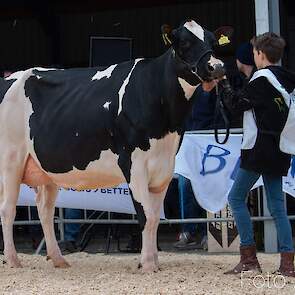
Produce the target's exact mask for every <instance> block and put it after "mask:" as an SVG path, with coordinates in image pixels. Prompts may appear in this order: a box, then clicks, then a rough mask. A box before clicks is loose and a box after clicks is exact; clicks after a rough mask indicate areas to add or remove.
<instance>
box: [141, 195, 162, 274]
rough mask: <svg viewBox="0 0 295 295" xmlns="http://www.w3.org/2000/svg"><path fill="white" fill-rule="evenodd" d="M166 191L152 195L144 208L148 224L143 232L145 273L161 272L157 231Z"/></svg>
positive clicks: (142, 257)
mask: <svg viewBox="0 0 295 295" xmlns="http://www.w3.org/2000/svg"><path fill="white" fill-rule="evenodd" d="M166 190H167V189H165V190H164V191H162V192H160V193H150V194H149V198H148V200H147V202H145V203H144V206H143V207H144V211H145V215H146V224H145V227H144V230H143V232H142V251H141V265H142V268H143V271H144V272H153V271H154V272H155V271H158V270H159V260H158V246H157V231H158V226H159V221H160V210H161V206H162V204H163V200H164V198H165V194H166Z"/></svg>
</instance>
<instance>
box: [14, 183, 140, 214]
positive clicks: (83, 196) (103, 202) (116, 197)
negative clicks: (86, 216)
mask: <svg viewBox="0 0 295 295" xmlns="http://www.w3.org/2000/svg"><path fill="white" fill-rule="evenodd" d="M35 195H36V193H35V191H34V190H33V189H32V188H30V187H28V186H27V185H24V184H23V185H22V186H21V192H20V198H19V201H18V205H19V206H35V205H36V203H35ZM56 207H61V208H73V209H90V210H99V211H108V212H118V213H127V214H135V210H134V206H133V203H132V199H131V196H130V194H129V189H128V186H127V184H122V185H119V186H118V187H115V188H108V189H96V190H82V191H75V190H73V189H70V190H66V189H60V190H59V194H58V197H57V200H56Z"/></svg>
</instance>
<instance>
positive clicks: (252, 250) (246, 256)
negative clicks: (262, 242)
mask: <svg viewBox="0 0 295 295" xmlns="http://www.w3.org/2000/svg"><path fill="white" fill-rule="evenodd" d="M240 255H241V259H240V262H239V264H238V265H237V266H236V267H235V268H234V269H232V270H229V271H227V272H225V273H224V274H226V275H231V274H240V273H241V272H242V271H248V270H255V271H258V272H262V270H261V267H260V264H259V262H258V259H257V257H256V246H255V245H252V246H241V247H240Z"/></svg>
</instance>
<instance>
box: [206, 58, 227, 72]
mask: <svg viewBox="0 0 295 295" xmlns="http://www.w3.org/2000/svg"><path fill="white" fill-rule="evenodd" d="M208 64H209V65H210V66H211V67H213V68H214V69H215V67H216V66H217V65H221V66H224V63H223V62H222V61H221V60H220V59H217V58H215V57H214V56H213V55H211V57H210V59H209V61H208Z"/></svg>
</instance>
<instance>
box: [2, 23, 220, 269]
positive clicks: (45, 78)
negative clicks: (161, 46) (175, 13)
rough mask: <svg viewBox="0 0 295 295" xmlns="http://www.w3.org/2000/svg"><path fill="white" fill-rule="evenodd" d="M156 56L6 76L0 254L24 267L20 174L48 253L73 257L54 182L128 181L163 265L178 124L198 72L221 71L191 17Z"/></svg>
mask: <svg viewBox="0 0 295 295" xmlns="http://www.w3.org/2000/svg"><path fill="white" fill-rule="evenodd" d="M165 39H166V40H168V41H169V42H171V48H170V49H169V50H168V51H167V52H166V53H164V54H163V55H162V56H160V57H158V58H155V59H137V60H133V61H128V62H124V63H121V64H116V65H112V66H110V67H105V68H84V69H69V70H60V69H43V68H33V69H29V70H26V71H21V72H17V73H15V74H12V76H10V77H9V78H7V79H5V80H3V79H0V177H1V178H0V180H1V183H0V193H1V194H0V196H1V199H2V203H1V218H2V230H3V236H4V259H5V261H6V262H7V263H8V265H10V266H12V267H20V266H21V264H20V261H19V260H18V258H17V253H16V250H15V246H14V242H13V234H12V232H13V231H12V227H13V221H14V218H15V210H16V203H17V199H18V194H19V188H20V184H21V183H25V184H28V185H30V186H33V187H36V188H37V191H38V193H37V206H38V212H39V216H40V220H41V223H42V227H43V231H44V235H45V240H46V245H47V252H48V256H49V257H50V258H51V259H52V260H53V263H54V265H55V266H56V267H66V266H68V264H67V262H66V261H65V259H64V258H63V257H62V255H61V253H60V250H59V248H58V244H57V241H56V238H55V234H54V228H53V214H54V204H55V200H56V196H57V191H58V187H64V188H75V189H86V188H88V189H89V188H102V187H112V186H116V185H118V184H120V183H122V182H125V181H127V182H128V183H129V186H130V189H131V192H132V195H133V199H134V204H135V207H136V210H137V213H138V215H139V222H140V225H141V226H142V230H143V232H142V239H143V246H142V253H141V261H140V264H141V265H142V268H143V270H144V271H155V270H157V269H158V256H157V243H156V232H157V228H158V223H159V216H160V207H161V205H162V203H163V199H164V196H165V194H166V190H167V187H168V184H169V182H170V180H171V177H172V174H173V168H174V159H175V154H176V152H177V149H178V146H179V141H180V135H181V132H182V128H181V127H182V125H183V122H184V119H185V117H186V115H187V114H188V112H189V111H190V108H191V105H192V101H191V99H190V98H191V97H192V95H193V93H194V91H195V89H196V88H197V87H198V86H199V85H200V83H201V82H204V81H210V80H212V79H214V78H218V77H220V76H222V75H223V74H224V69H223V63H222V62H221V61H220V60H217V59H215V58H214V57H213V55H212V46H213V44H214V43H215V42H216V38H215V37H214V34H213V33H211V32H209V31H207V30H205V29H203V28H202V27H201V26H200V25H198V24H197V23H196V22H195V21H193V20H188V21H186V22H184V23H183V24H182V25H181V26H180V27H179V28H177V29H175V30H168V31H165Z"/></svg>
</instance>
